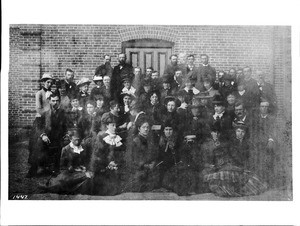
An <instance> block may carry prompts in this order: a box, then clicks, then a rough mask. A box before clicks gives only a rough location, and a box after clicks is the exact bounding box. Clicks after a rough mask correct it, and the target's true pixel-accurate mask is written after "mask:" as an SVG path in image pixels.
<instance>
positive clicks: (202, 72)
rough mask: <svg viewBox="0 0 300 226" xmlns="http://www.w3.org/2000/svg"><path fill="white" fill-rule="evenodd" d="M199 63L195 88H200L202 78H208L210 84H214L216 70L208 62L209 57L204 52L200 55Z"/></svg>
mask: <svg viewBox="0 0 300 226" xmlns="http://www.w3.org/2000/svg"><path fill="white" fill-rule="evenodd" d="M200 60H201V63H200V65H199V69H198V70H199V72H198V77H197V83H196V88H197V89H199V90H200V89H202V86H203V81H204V79H209V80H211V81H212V84H213V86H214V83H215V81H216V70H215V69H214V68H213V67H212V66H210V65H209V64H208V61H209V57H208V55H206V54H201V55H200Z"/></svg>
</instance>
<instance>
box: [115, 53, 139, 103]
mask: <svg viewBox="0 0 300 226" xmlns="http://www.w3.org/2000/svg"><path fill="white" fill-rule="evenodd" d="M118 60H119V64H118V65H117V66H115V67H114V70H113V73H112V77H111V83H110V84H111V85H110V88H111V96H112V98H113V99H115V100H119V101H120V103H121V101H122V100H120V94H121V92H122V80H123V79H124V78H125V77H129V78H130V79H131V80H133V77H134V75H133V67H132V66H131V65H130V64H128V63H126V54H125V53H120V54H119V56H118Z"/></svg>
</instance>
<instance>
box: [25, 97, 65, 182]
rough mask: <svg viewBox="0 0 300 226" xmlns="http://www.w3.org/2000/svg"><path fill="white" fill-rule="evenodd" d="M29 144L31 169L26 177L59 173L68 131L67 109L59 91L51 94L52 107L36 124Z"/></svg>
mask: <svg viewBox="0 0 300 226" xmlns="http://www.w3.org/2000/svg"><path fill="white" fill-rule="evenodd" d="M34 126H35V128H34V132H33V133H32V137H31V142H30V144H31V145H30V146H29V159H28V163H29V164H30V169H29V172H28V174H27V176H26V177H34V176H38V175H42V174H44V173H55V174H58V173H59V164H60V156H61V149H62V146H63V137H64V135H65V134H66V132H67V120H66V116H65V111H64V110H63V109H61V108H60V96H59V94H58V93H54V94H51V96H50V109H49V110H47V111H45V112H44V113H43V114H42V115H41V117H40V118H38V121H36V124H35V125H34Z"/></svg>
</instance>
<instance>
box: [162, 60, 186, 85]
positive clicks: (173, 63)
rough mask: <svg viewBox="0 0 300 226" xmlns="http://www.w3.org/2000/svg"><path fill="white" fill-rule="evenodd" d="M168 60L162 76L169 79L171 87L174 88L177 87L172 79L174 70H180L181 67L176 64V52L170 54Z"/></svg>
mask: <svg viewBox="0 0 300 226" xmlns="http://www.w3.org/2000/svg"><path fill="white" fill-rule="evenodd" d="M170 61H171V63H170V64H168V65H167V66H166V68H165V71H164V74H163V77H165V78H167V80H169V81H171V88H174V87H177V83H176V82H175V80H174V76H175V72H176V71H180V70H182V68H181V67H180V66H179V65H178V56H177V55H176V54H172V55H171V56H170Z"/></svg>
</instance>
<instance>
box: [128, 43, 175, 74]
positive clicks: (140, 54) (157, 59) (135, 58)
mask: <svg viewBox="0 0 300 226" xmlns="http://www.w3.org/2000/svg"><path fill="white" fill-rule="evenodd" d="M125 53H126V56H127V59H128V60H129V62H130V63H131V64H132V66H133V67H140V68H141V69H142V73H145V71H146V68H147V67H152V68H153V70H155V71H158V73H159V75H160V76H162V75H163V73H164V70H165V67H166V65H167V64H168V62H169V57H170V56H171V53H172V49H171V48H126V49H125Z"/></svg>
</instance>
